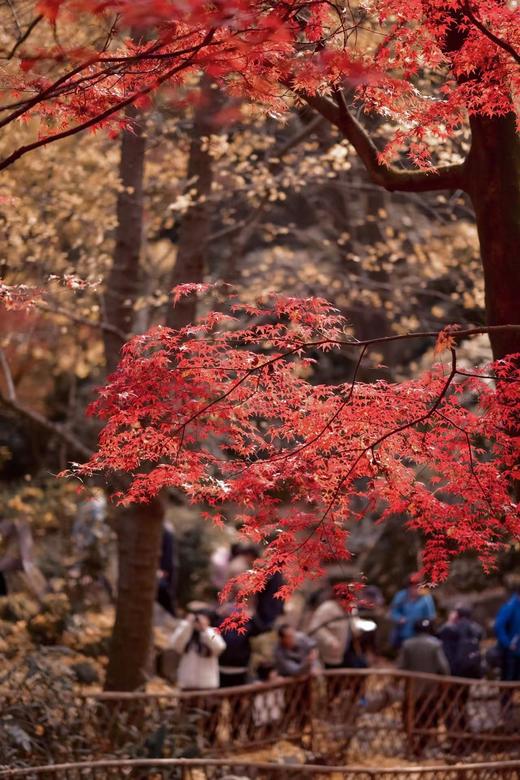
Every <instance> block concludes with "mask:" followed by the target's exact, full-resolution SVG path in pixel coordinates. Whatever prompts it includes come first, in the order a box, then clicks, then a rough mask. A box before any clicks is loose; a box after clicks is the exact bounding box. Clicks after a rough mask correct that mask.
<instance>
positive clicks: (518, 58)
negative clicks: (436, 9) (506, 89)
mask: <svg viewBox="0 0 520 780" xmlns="http://www.w3.org/2000/svg"><path fill="white" fill-rule="evenodd" d="M464 13H465V14H466V16H467V17H468V19H469V20H470V22H471V23H472V24H473V26H474V27H476V28H477V30H479V31H480V32H481V33H482V35H485V37H486V38H488V40H490V41H491V42H492V43H494V44H495V46H498V47H499V49H502V50H503V51H505V52H507V53H508V54H510V55H511V57H512V58H513V59H514V60H515V62H517V63H518V64H519V65H520V53H519V52H517V50H516V49H515V48H514V46H512V45H511V44H510V43H508V42H507V41H504V40H502V38H499V37H498V35H495V34H494V33H493V32H491V30H490V29H489V28H488V27H486V25H485V24H483V23H482V22H481V21H480V19H479V18H478V17H477V16H475V14H474V12H473V9H472V8H471V3H470V2H469V0H467V2H465V3H464Z"/></svg>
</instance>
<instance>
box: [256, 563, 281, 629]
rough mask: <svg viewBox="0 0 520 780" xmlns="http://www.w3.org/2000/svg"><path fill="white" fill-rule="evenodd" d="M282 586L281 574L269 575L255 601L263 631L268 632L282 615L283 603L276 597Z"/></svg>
mask: <svg viewBox="0 0 520 780" xmlns="http://www.w3.org/2000/svg"><path fill="white" fill-rule="evenodd" d="M283 584H284V579H283V576H282V574H281V573H280V572H279V571H277V572H275V573H274V574H271V576H270V577H269V579H268V580H267V582H266V585H265V588H264V589H263V590H262V591H260V593H259V594H258V596H257V600H256V614H257V615H258V618H259V620H260V622H261V623H262V625H263V626H264V631H269V630H270V629H271V628H272V627H273V625H274V623H275V622H276V619H277V618H279V617H280V615H283V610H284V603H283V600H282V599H279V598H277V597H276V594H277V593H278V591H279V590H280V588H281V587H282V586H283Z"/></svg>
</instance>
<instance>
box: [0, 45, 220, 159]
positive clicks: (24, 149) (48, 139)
mask: <svg viewBox="0 0 520 780" xmlns="http://www.w3.org/2000/svg"><path fill="white" fill-rule="evenodd" d="M214 35H215V30H210V31H209V32H208V33H207V35H206V36H205V38H204V40H203V41H201V43H200V45H199V46H198V47H197V48H196V49H195V51H193V53H192V54H191V56H190V57H188V59H186V60H184V61H183V62H182V63H181V64H180V65H176V66H175V67H173V68H170V69H169V70H167V71H166V72H165V73H163V74H162V75H161V76H158V77H157V78H156V79H155V80H154V82H153V83H151V84H148V85H147V86H146V87H143V88H142V89H140V90H138V91H137V92H135V93H134V94H133V95H130V97H128V98H125V100H121V101H120V102H119V103H116V105H113V106H110V107H109V108H107V109H106V110H105V111H102V112H101V113H100V114H98V115H97V116H94V117H91V118H90V119H87V120H86V121H85V122H82V123H81V124H79V125H76V126H75V127H70V128H69V129H68V130H63V131H62V132H61V133H56V134H55V135H48V136H44V137H43V138H40V139H38V140H37V141H33V143H31V144H27V145H26V146H20V147H19V148H18V149H16V150H15V151H14V152H13V153H12V154H10V155H9V156H8V157H5V158H4V159H3V160H2V161H0V171H2V170H4V169H5V168H8V167H9V166H10V165H12V164H13V163H14V162H16V161H17V160H19V159H20V158H21V157H24V156H25V155H26V154H28V153H29V152H32V151H34V150H35V149H39V148H40V147H42V146H47V145H48V144H50V143H54V142H55V141H62V140H63V139H64V138H69V137H70V136H72V135H76V134H77V133H80V132H82V131H83V130H87V129H88V128H89V127H93V126H94V125H97V124H100V123H101V122H103V121H104V120H105V119H108V118H109V117H111V116H112V115H113V114H115V113H117V112H118V111H121V110H122V109H123V108H126V107H127V106H129V105H131V104H132V103H135V101H136V100H138V99H139V98H141V97H145V96H146V95H148V94H149V93H150V92H153V91H154V90H156V89H157V88H158V87H160V86H161V84H164V82H165V81H168V79H170V78H172V76H175V75H176V74H177V73H180V72H181V71H182V70H186V68H189V67H190V65H192V64H193V60H194V58H195V56H196V54H198V53H199V51H200V50H201V49H202V48H204V47H205V46H207V45H208V43H209V42H210V41H211V39H212V38H213V36H214Z"/></svg>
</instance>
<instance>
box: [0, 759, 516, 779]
mask: <svg viewBox="0 0 520 780" xmlns="http://www.w3.org/2000/svg"><path fill="white" fill-rule="evenodd" d="M125 777H127V778H132V779H133V780H136V779H138V780H298V779H299V778H302V777H304V778H309V780H518V778H519V777H520V761H503V762H494V763H481V764H466V765H463V766H449V765H444V766H430V767H392V768H387V769H385V768H380V769H376V768H364V767H347V766H325V765H308V764H283V765H282V764H274V763H266V762H250V763H244V762H243V761H242V762H240V761H230V760H223V759H221V760H216V759H195V760H190V759H163V760H160V759H159V760H155V761H152V760H149V759H141V760H139V759H138V760H126V761H123V760H119V761H90V762H82V763H69V764H53V765H48V766H42V767H36V768H26V769H10V770H5V771H0V778H25V780H40V779H41V780H116V778H117V780H120V778H125Z"/></svg>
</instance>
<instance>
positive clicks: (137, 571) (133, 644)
mask: <svg viewBox="0 0 520 780" xmlns="http://www.w3.org/2000/svg"><path fill="white" fill-rule="evenodd" d="M115 521H116V530H117V540H118V550H119V573H118V593H117V607H116V619H115V623H114V628H113V631H112V638H111V643H110V652H109V660H108V669H107V675H106V680H105V690H108V691H133V690H135V689H136V688H138V687H139V686H141V685H142V684H143V683H144V681H145V679H146V670H147V667H148V665H149V661H150V652H151V638H152V629H153V614H154V609H153V607H154V601H155V595H156V589H157V582H156V572H157V567H158V561H159V551H160V546H161V534H162V521H163V508H162V505H161V502H160V500H159V499H155V500H154V501H152V502H150V503H149V504H138V505H135V506H131V507H128V508H127V509H118V510H117V512H116V520H115Z"/></svg>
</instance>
